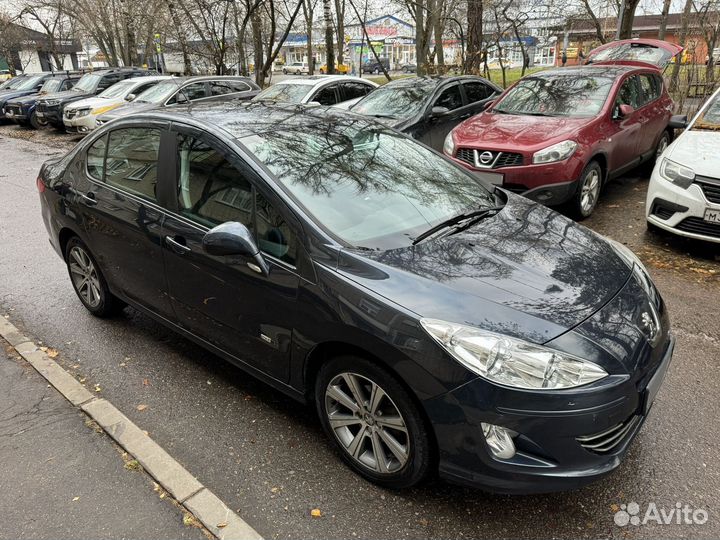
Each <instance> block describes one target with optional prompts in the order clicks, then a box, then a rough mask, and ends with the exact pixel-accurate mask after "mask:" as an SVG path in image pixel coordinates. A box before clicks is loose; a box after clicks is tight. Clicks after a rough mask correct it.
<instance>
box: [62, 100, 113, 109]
mask: <svg viewBox="0 0 720 540" xmlns="http://www.w3.org/2000/svg"><path fill="white" fill-rule="evenodd" d="M123 101H124V100H123V99H119V100H118V99H105V98H100V97H89V98H85V99H81V100H80V101H75V102H74V103H73V104H72V105H68V109H92V108H95V107H97V108H101V107H117V106H118V105H120V104H122V103H123Z"/></svg>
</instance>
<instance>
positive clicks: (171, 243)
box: [165, 236, 190, 255]
mask: <svg viewBox="0 0 720 540" xmlns="http://www.w3.org/2000/svg"><path fill="white" fill-rule="evenodd" d="M165 243H166V244H167V245H168V247H169V248H170V249H172V250H173V251H174V252H175V253H177V254H178V255H183V254H185V253H187V252H188V251H190V248H189V247H188V246H186V245H185V244H181V243H180V242H178V241H177V240H175V239H174V238H172V237H170V236H166V237H165Z"/></svg>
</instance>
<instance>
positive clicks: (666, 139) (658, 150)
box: [653, 131, 670, 164]
mask: <svg viewBox="0 0 720 540" xmlns="http://www.w3.org/2000/svg"><path fill="white" fill-rule="evenodd" d="M668 146H670V133H668V132H667V131H663V134H662V136H661V137H660V141H658V144H657V146H656V147H655V156H654V159H653V164H654V163H655V162H656V161H658V160H659V159H660V156H662V154H663V152H664V151H665V149H666V148H667V147H668Z"/></svg>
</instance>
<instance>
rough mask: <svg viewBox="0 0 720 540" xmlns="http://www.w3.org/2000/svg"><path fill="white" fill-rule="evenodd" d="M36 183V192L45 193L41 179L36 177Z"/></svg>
mask: <svg viewBox="0 0 720 540" xmlns="http://www.w3.org/2000/svg"><path fill="white" fill-rule="evenodd" d="M36 183H37V188H38V191H39V192H40V193H42V192H43V191H45V182H43V179H42V177H41V176H38V177H37V180H36Z"/></svg>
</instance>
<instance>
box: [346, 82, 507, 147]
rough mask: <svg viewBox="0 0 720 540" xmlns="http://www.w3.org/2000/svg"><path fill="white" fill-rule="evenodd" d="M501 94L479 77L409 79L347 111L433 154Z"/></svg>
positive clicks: (371, 96) (493, 85)
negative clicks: (376, 122) (422, 145)
mask: <svg viewBox="0 0 720 540" xmlns="http://www.w3.org/2000/svg"><path fill="white" fill-rule="evenodd" d="M501 93H502V89H501V88H500V87H499V86H497V85H495V84H493V83H491V82H490V81H488V80H487V79H483V78H482V77H474V76H471V75H467V76H462V77H412V78H409V79H400V80H396V81H392V82H389V83H387V84H386V85H384V86H381V87H380V88H378V89H377V90H375V91H373V92H371V93H370V94H368V95H367V96H365V97H364V98H363V99H361V100H360V101H358V102H357V103H356V104H354V105H353V106H352V107H350V110H351V111H353V112H356V113H360V114H364V115H366V116H372V117H375V118H376V119H378V120H379V121H380V122H382V123H383V124H385V125H387V126H390V127H393V128H395V129H397V130H399V131H402V132H404V133H407V134H408V135H410V136H411V137H413V138H414V139H417V140H419V141H420V142H423V143H425V144H426V145H428V146H430V147H432V148H434V149H435V150H442V146H443V142H444V141H445V137H446V136H447V134H448V133H450V131H451V130H452V128H454V127H455V126H457V125H458V124H459V123H460V122H462V121H463V120H465V119H467V118H470V117H471V116H473V115H474V114H477V113H479V112H480V111H482V110H483V109H485V107H487V106H488V104H489V103H490V102H491V101H492V100H493V99H495V98H496V97H497V96H499V95H500V94H501Z"/></svg>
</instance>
